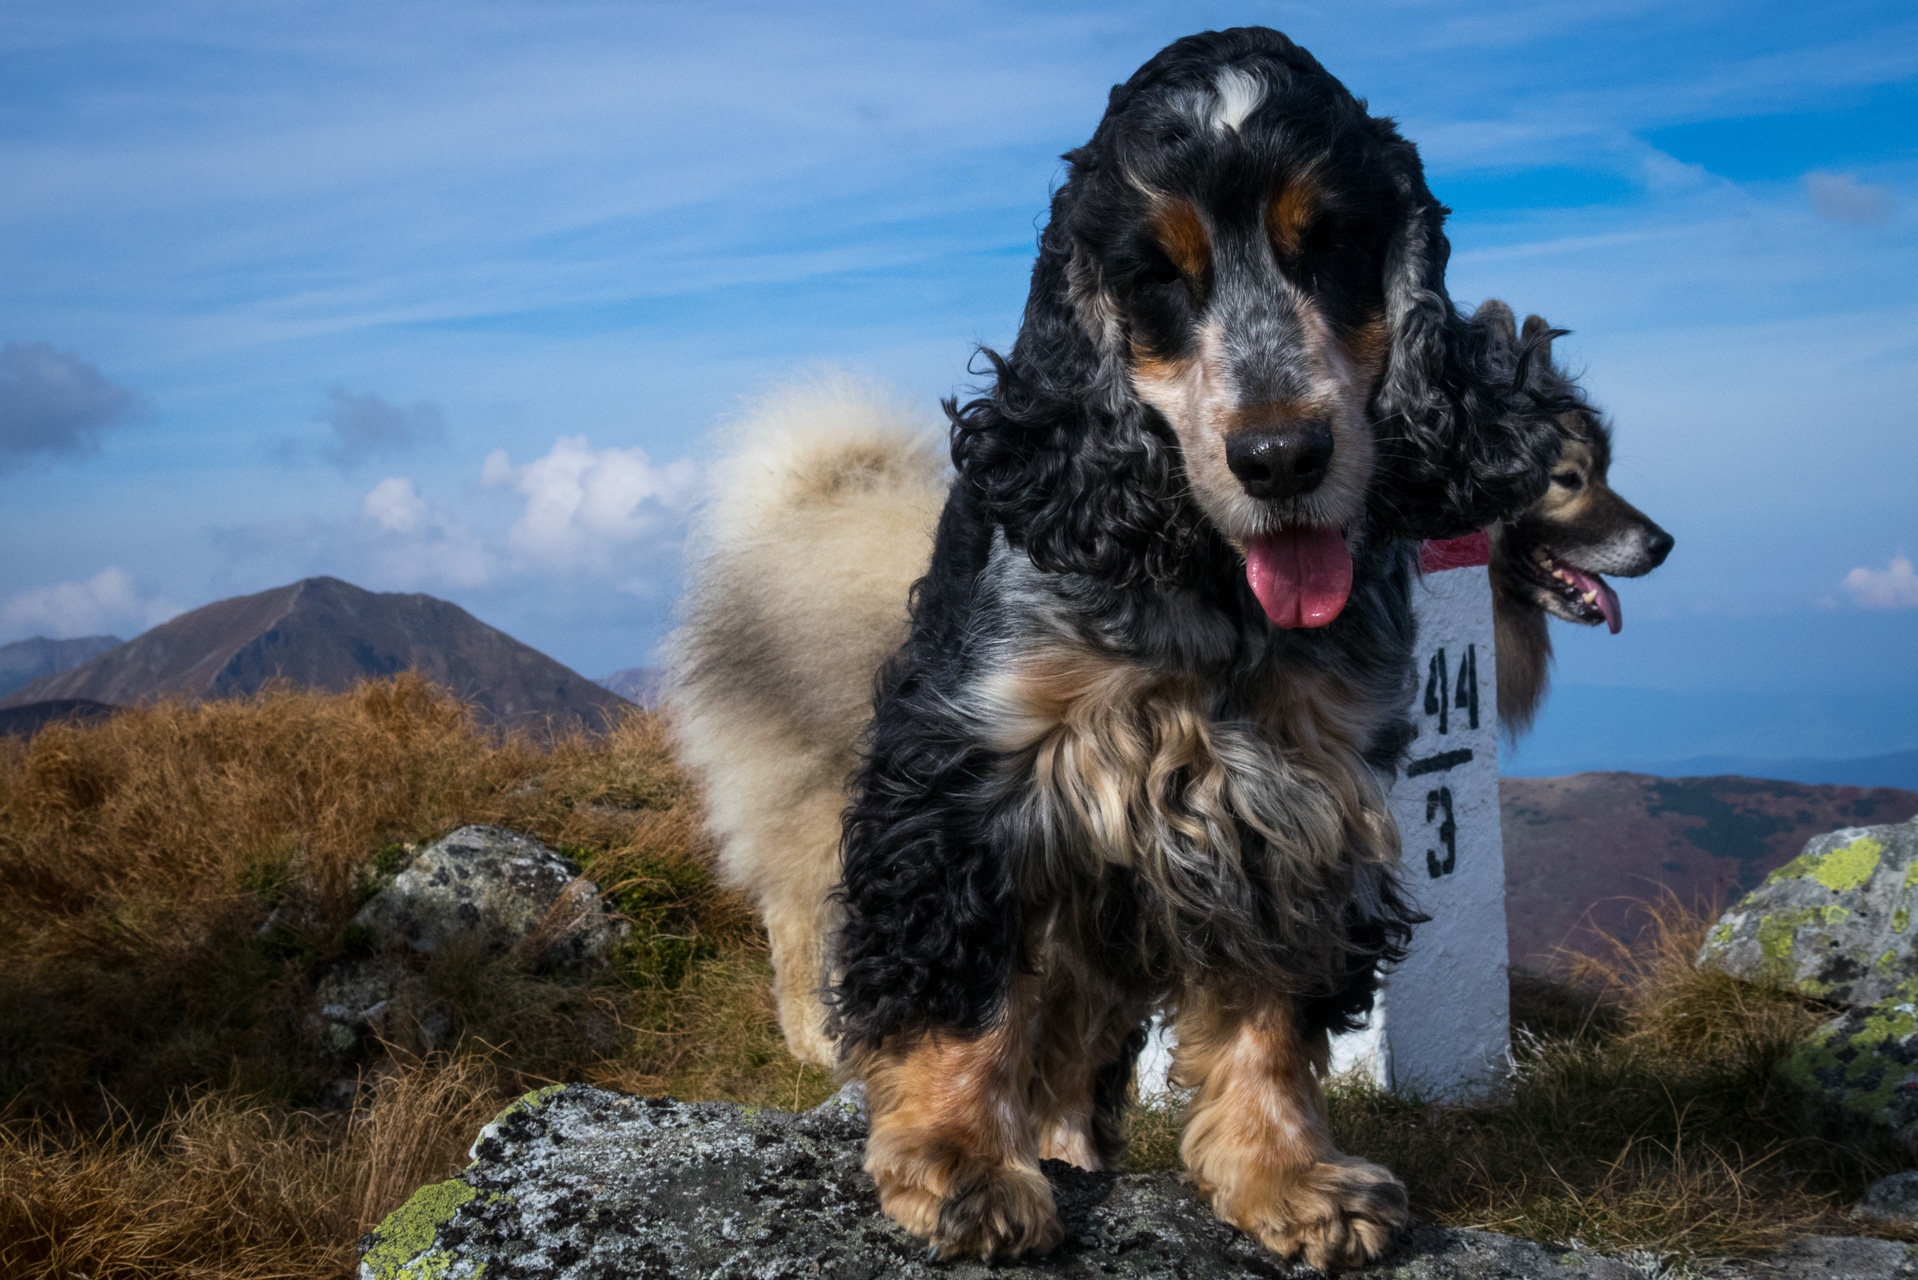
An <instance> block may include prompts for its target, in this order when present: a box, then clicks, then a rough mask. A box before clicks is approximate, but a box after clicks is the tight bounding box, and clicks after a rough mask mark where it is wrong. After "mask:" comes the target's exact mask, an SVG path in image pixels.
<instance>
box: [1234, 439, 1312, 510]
mask: <svg viewBox="0 0 1918 1280" xmlns="http://www.w3.org/2000/svg"><path fill="white" fill-rule="evenodd" d="M1225 465H1226V466H1228V467H1230V468H1231V469H1232V474H1233V475H1235V476H1237V477H1238V478H1239V484H1240V485H1242V486H1243V487H1244V489H1245V491H1246V492H1247V493H1249V494H1251V495H1252V496H1253V497H1255V498H1266V499H1277V498H1292V497H1296V496H1298V495H1299V494H1301V493H1310V492H1312V491H1313V490H1314V489H1316V488H1318V487H1319V485H1320V484H1322V483H1323V482H1324V480H1325V473H1326V472H1327V471H1328V470H1330V469H1331V466H1332V428H1331V425H1330V424H1329V423H1325V422H1319V421H1306V422H1288V423H1284V424H1282V425H1272V426H1259V427H1249V428H1247V429H1245V430H1243V431H1235V432H1233V433H1232V434H1231V435H1229V436H1227V437H1226V441H1225Z"/></svg>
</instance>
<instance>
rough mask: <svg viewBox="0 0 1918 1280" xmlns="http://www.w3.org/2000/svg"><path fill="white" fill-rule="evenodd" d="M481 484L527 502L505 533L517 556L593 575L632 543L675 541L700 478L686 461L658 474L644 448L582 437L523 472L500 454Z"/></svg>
mask: <svg viewBox="0 0 1918 1280" xmlns="http://www.w3.org/2000/svg"><path fill="white" fill-rule="evenodd" d="M481 479H482V480H484V481H485V482H486V483H487V484H491V485H501V484H510V485H512V487H513V488H514V489H515V490H516V491H518V492H519V493H520V495H521V496H523V497H524V498H525V499H526V509H525V512H524V514H522V515H521V516H520V518H519V519H518V520H517V521H515V522H514V524H513V527H512V529H511V530H510V531H509V532H508V534H507V539H508V541H509V542H510V543H511V544H512V546H513V547H514V549H515V550H517V551H519V552H520V553H522V554H523V555H525V556H527V557H528V558H529V559H532V560H535V561H537V562H539V563H540V564H542V565H546V566H548V567H552V568H574V567H581V568H595V567H601V566H604V565H606V564H608V563H609V561H610V560H611V558H612V556H613V553H615V552H626V551H629V550H630V549H631V548H632V547H633V545H634V544H635V543H641V542H646V541H654V540H662V539H677V537H678V535H679V533H680V530H681V529H682V527H683V525H684V523H685V517H686V511H687V509H688V508H689V507H690V506H691V504H692V500H693V497H694V489H695V486H696V485H697V483H698V479H699V472H698V468H696V467H695V466H694V465H693V463H692V462H691V461H689V460H687V459H684V458H682V459H680V460H679V461H677V462H672V463H668V464H667V465H665V466H663V467H660V466H655V465H653V463H652V461H651V460H650V459H649V458H647V456H646V451H645V450H643V449H637V448H635V449H612V448H609V449H594V448H593V447H592V446H591V444H589V443H588V441H587V439H586V437H585V436H561V437H560V438H559V439H557V440H555V441H554V442H553V447H552V449H551V451H549V452H548V453H547V454H546V456H545V457H543V458H537V459H535V460H534V461H532V462H528V463H525V464H523V465H519V466H516V465H514V463H513V461H512V459H511V458H509V457H508V456H507V453H506V451H505V450H504V449H495V450H494V451H493V452H492V454H491V455H489V456H488V457H487V459H486V465H485V467H484V468H483V469H482V471H481Z"/></svg>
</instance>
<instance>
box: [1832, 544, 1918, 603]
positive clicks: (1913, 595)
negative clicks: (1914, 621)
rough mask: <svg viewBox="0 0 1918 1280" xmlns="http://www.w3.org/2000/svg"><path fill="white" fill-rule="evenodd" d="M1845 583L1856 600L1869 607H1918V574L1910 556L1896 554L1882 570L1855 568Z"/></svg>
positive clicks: (1846, 588) (1852, 597)
mask: <svg viewBox="0 0 1918 1280" xmlns="http://www.w3.org/2000/svg"><path fill="white" fill-rule="evenodd" d="M1844 586H1845V590H1846V591H1847V592H1849V593H1850V594H1851V599H1852V603H1853V604H1856V605H1859V606H1861V607H1863V608H1866V609H1914V608H1918V573H1914V572H1913V571H1912V565H1911V559H1910V557H1908V556H1893V557H1892V558H1891V563H1890V564H1888V565H1886V566H1885V567H1884V568H1882V569H1866V568H1864V567H1862V566H1861V567H1859V568H1856V569H1853V570H1852V571H1851V572H1850V573H1848V574H1846V575H1845V583H1844Z"/></svg>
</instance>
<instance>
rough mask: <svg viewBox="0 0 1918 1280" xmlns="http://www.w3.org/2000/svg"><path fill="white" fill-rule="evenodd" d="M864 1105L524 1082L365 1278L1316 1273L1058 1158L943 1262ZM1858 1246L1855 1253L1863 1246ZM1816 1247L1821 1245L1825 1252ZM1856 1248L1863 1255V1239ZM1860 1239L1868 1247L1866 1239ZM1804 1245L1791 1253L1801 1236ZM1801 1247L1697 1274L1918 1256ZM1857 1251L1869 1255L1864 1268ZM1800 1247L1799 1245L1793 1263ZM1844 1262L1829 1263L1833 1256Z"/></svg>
mask: <svg viewBox="0 0 1918 1280" xmlns="http://www.w3.org/2000/svg"><path fill="white" fill-rule="evenodd" d="M864 1137H865V1122H864V1118H863V1116H862V1114H861V1112H860V1110H859V1108H858V1106H857V1104H856V1099H852V1098H849V1097H848V1096H846V1095H843V1094H842V1095H841V1096H840V1097H838V1098H835V1099H833V1100H832V1101H829V1102H827V1103H826V1104H825V1105H823V1106H821V1107H819V1108H817V1109H816V1110H814V1111H811V1112H809V1113H807V1114H805V1115H790V1114H787V1113H785V1112H779V1111H757V1110H753V1109H751V1108H742V1107H735V1106H729V1105H726V1104H723V1103H683V1102H674V1101H672V1100H670V1099H665V1098H635V1097H631V1096H628V1095H624V1094H617V1093H609V1092H607V1091H605V1090H602V1089H596V1088H592V1087H590V1086H586V1085H555V1086H552V1087H550V1088H546V1089H542V1090H539V1091H538V1092H536V1093H532V1094H528V1095H527V1096H526V1097H525V1098H522V1099H521V1100H520V1101H519V1102H516V1103H514V1104H513V1105H512V1106H510V1107H508V1108H507V1109H506V1110H505V1111H504V1112H502V1113H501V1114H500V1116H499V1117H498V1118H497V1119H495V1120H494V1121H493V1122H492V1123H491V1124H489V1125H487V1126H486V1128H485V1129H484V1130H482V1131H481V1133H480V1137H479V1140H478V1141H477V1142H476V1143H475V1144H474V1147H473V1163H472V1164H471V1165H470V1166H468V1168H467V1169H466V1171H465V1172H463V1173H462V1174H460V1175H459V1176H458V1177H456V1178H453V1179H451V1180H449V1181H447V1182H442V1183H438V1184H435V1185H433V1186H429V1187H426V1188H423V1189H422V1190H421V1191H419V1192H418V1193H417V1194H415V1195H414V1196H413V1198H412V1199H411V1200H409V1201H407V1203H406V1204H405V1205H404V1206H403V1207H402V1208H400V1209H399V1210H397V1211H396V1212H394V1213H393V1214H392V1215H391V1216H389V1217H388V1218H387V1219H386V1221H385V1222H383V1223H381V1224H380V1226H379V1228H378V1229H377V1230H375V1231H373V1232H371V1233H369V1234H368V1235H367V1236H366V1237H364V1238H363V1239H362V1240H361V1241H360V1247H361V1253H362V1261H361V1265H360V1275H361V1277H362V1280H476V1278H477V1277H480V1276H482V1275H483V1276H485V1277H486V1278H487V1280H516V1278H520V1277H525V1278H528V1280H530V1278H532V1277H539V1278H540V1280H586V1278H587V1277H595V1278H598V1277H608V1278H611V1277H622V1278H624V1277H631V1278H634V1280H640V1278H644V1280H675V1278H678V1277H688V1278H690V1277H729V1278H730V1277H754V1278H756V1280H785V1278H788V1277H790V1278H792V1280H802V1278H803V1280H814V1278H819V1280H855V1278H857V1280H869V1278H872V1280H876V1278H877V1277H907V1278H910V1277H922V1278H924V1280H935V1278H938V1280H986V1277H988V1276H991V1277H998V1278H1000V1280H1017V1278H1018V1277H1025V1276H1032V1277H1039V1276H1048V1277H1067V1278H1076V1280H1091V1278H1092V1277H1101V1278H1102V1280H1127V1278H1129V1277H1130V1278H1144V1277H1163V1278H1164V1280H1172V1278H1173V1277H1207V1278H1208V1280H1212V1278H1217V1280H1234V1278H1237V1277H1261V1278H1264V1280H1272V1278H1274V1277H1306V1276H1312V1275H1316V1274H1317V1273H1316V1272H1313V1271H1311V1270H1310V1269H1308V1268H1306V1267H1303V1266H1292V1265H1287V1264H1285V1263H1282V1262H1280V1261H1279V1260H1278V1259H1276V1258H1275V1257H1273V1255H1271V1254H1269V1253H1267V1252H1266V1251H1265V1250H1263V1249H1261V1248H1260V1247H1259V1246H1258V1245H1257V1244H1256V1243H1254V1242H1253V1241H1251V1240H1250V1239H1248V1238H1247V1237H1245V1236H1243V1235H1241V1234H1240V1233H1239V1232H1237V1231H1235V1230H1233V1229H1232V1228H1231V1227H1228V1226H1225V1225H1224V1224H1223V1223H1220V1222H1218V1221H1217V1220H1216V1219H1214V1218H1213V1216H1212V1214H1211V1213H1210V1211H1209V1210H1208V1209H1207V1207H1206V1205H1205V1203H1204V1202H1203V1201H1202V1200H1201V1199H1200V1198H1199V1196H1198V1195H1197V1194H1195V1193H1194V1192H1193V1191H1192V1189H1191V1188H1190V1187H1188V1186H1186V1185H1184V1184H1183V1183H1182V1182H1181V1181H1180V1180H1179V1178H1178V1176H1177V1175H1176V1174H1170V1173H1163V1174H1126V1175H1119V1174H1093V1173H1085V1172H1083V1171H1080V1170H1077V1169H1073V1168H1071V1167H1069V1166H1067V1165H1063V1164H1059V1163H1057V1162H1048V1164H1047V1166H1046V1174H1047V1177H1048V1178H1050V1179H1051V1181H1052V1185H1053V1191H1054V1194H1055V1195H1056V1196H1057V1199H1058V1204H1059V1216H1060V1219H1061V1221H1062V1222H1063V1224H1064V1226H1065V1236H1066V1238H1065V1243H1064V1244H1063V1245H1061V1246H1060V1247H1059V1248H1058V1249H1057V1250H1056V1251H1054V1252H1053V1253H1052V1254H1050V1255H1049V1256H1047V1257H1044V1258H1040V1259H1034V1260H1030V1261H1026V1262H1021V1263H1016V1264H998V1265H994V1266H990V1267H988V1266H986V1265H984V1264H980V1263H975V1262H945V1263H939V1262H933V1261H931V1260H929V1259H928V1258H927V1256H926V1249H925V1246H924V1245H923V1244H922V1243H920V1242H919V1241H917V1240H915V1239H913V1238H911V1237H910V1236H908V1235H906V1234H905V1233H904V1232H903V1231H901V1230H899V1229H898V1228H897V1227H896V1226H894V1225H893V1224H892V1223H891V1222H890V1221H889V1220H887V1219H886V1218H885V1216H884V1215H883V1214H881V1213H880V1212H879V1204H878V1197H877V1195H876V1194H875V1192H874V1190H873V1186H872V1182H871V1180H870V1179H868V1178H867V1177H866V1175H865V1174H864V1172H862V1171H861V1169H860V1161H861V1158H862V1156H863V1145H864ZM1861 1250H1862V1252H1861ZM1814 1252H1815V1251H1814ZM1853 1254H1857V1255H1858V1257H1857V1258H1854V1257H1852V1255H1853ZM1867 1255H1869V1256H1868V1257H1867ZM1794 1257H1795V1255H1794ZM1817 1259H1822V1260H1823V1261H1816V1260H1814V1258H1813V1254H1812V1253H1807V1254H1806V1255H1805V1258H1804V1259H1799V1260H1797V1261H1803V1262H1804V1263H1806V1265H1816V1266H1825V1264H1826V1263H1829V1262H1832V1260H1833V1259H1836V1260H1838V1261H1840V1262H1843V1267H1842V1268H1840V1269H1836V1270H1833V1269H1830V1267H1826V1269H1823V1270H1817V1271H1815V1272H1813V1271H1800V1270H1791V1271H1778V1270H1754V1269H1750V1268H1748V1267H1746V1266H1719V1267H1712V1268H1709V1269H1707V1270H1704V1271H1701V1272H1699V1274H1702V1275H1710V1276H1713V1277H1725V1278H1727V1280H1731V1278H1735V1277H1748V1276H1757V1275H1761V1274H1762V1275H1766V1276H1773V1275H1786V1274H1790V1275H1799V1274H1818V1275H1832V1276H1851V1275H1857V1276H1861V1277H1862V1276H1867V1275H1869V1276H1872V1277H1874V1278H1876V1277H1894V1276H1912V1275H1918V1270H1914V1269H1913V1268H1912V1267H1910V1266H1909V1264H1908V1262H1907V1260H1906V1254H1905V1247H1904V1246H1902V1245H1885V1244H1884V1242H1880V1241H1867V1242H1863V1243H1862V1244H1860V1243H1858V1242H1851V1241H1839V1242H1836V1243H1835V1244H1834V1245H1833V1246H1832V1247H1831V1248H1829V1249H1826V1250H1825V1251H1824V1252H1823V1253H1818V1254H1817ZM1859 1259H1864V1260H1865V1261H1866V1262H1867V1263H1868V1264H1869V1266H1871V1267H1876V1268H1877V1269H1876V1270H1870V1269H1865V1270H1861V1269H1859V1268H1858V1266H1857V1265H1854V1264H1856V1263H1858V1261H1859ZM1794 1265H1796V1261H1795V1262H1794ZM1834 1265H1835V1264H1834ZM1346 1274H1347V1275H1349V1276H1357V1277H1365V1278H1367V1280H1385V1278H1386V1277H1392V1278H1394V1280H1538V1278H1539V1277H1553V1278H1554V1280H1654V1278H1655V1277H1660V1276H1671V1275H1675V1274H1679V1273H1675V1272H1672V1271H1670V1270H1669V1269H1667V1268H1665V1267H1662V1266H1661V1265H1660V1264H1659V1262H1658V1261H1657V1260H1656V1259H1653V1258H1648V1257H1643V1256H1632V1257H1613V1256H1607V1255H1605V1254H1601V1253H1596V1252H1593V1251H1589V1250H1583V1249H1562V1248H1551V1247H1547V1246H1544V1245H1539V1244H1534V1243H1532V1242H1530V1241H1526V1240H1518V1239H1514V1238H1512V1237H1509V1236H1499V1235H1493V1234H1490V1233H1487V1232H1480V1231H1454V1230H1447V1229H1444V1228H1439V1227H1433V1226H1427V1225H1420V1226H1417V1227H1415V1228H1414V1229H1413V1230H1412V1231H1411V1232H1409V1233H1408V1234H1407V1236H1406V1237H1405V1239H1404V1240H1403V1241H1402V1242H1401V1243H1400V1245H1399V1247H1398V1249H1397V1250H1396V1251H1395V1252H1394V1253H1393V1254H1392V1255H1391V1256H1389V1257H1387V1258H1386V1259H1384V1260H1382V1261H1381V1262H1379V1263H1377V1264H1375V1265H1373V1266H1371V1267H1368V1268H1365V1269H1364V1270H1362V1271H1357V1272H1348V1273H1346Z"/></svg>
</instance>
